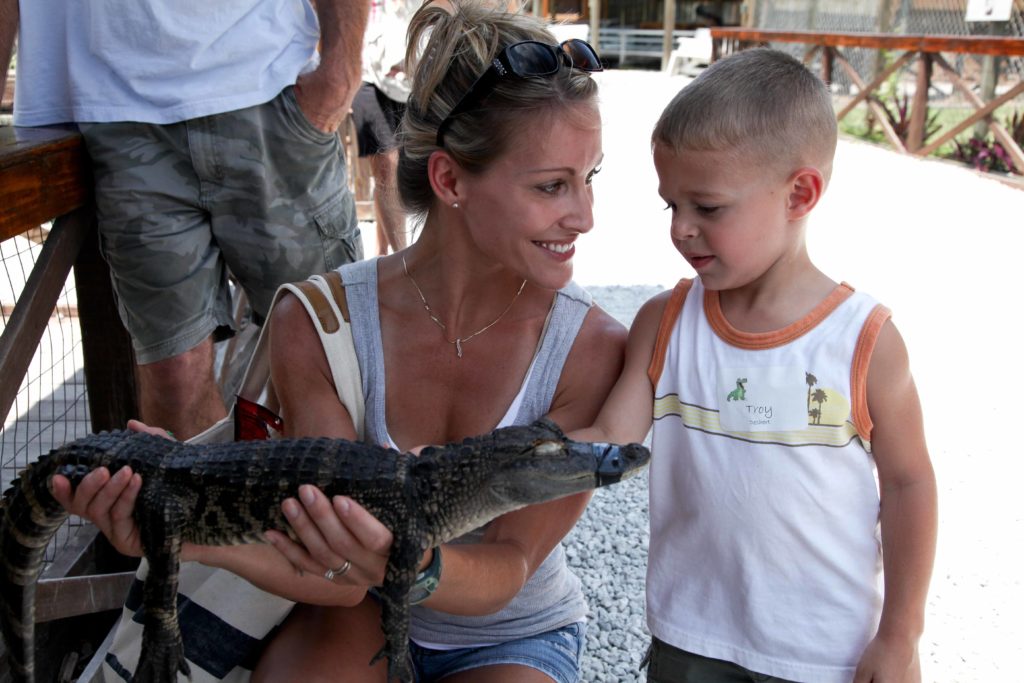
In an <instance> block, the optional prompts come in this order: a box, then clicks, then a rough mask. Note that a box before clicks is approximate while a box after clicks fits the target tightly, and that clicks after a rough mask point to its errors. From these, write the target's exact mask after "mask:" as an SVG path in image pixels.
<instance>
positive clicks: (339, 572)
mask: <svg viewBox="0 0 1024 683" xmlns="http://www.w3.org/2000/svg"><path fill="white" fill-rule="evenodd" d="M349 569H352V560H345V564H343V565H341V566H340V567H338V568H337V569H328V570H327V571H325V572H324V578H325V579H327V580H328V581H334V577H335V576H345V573H346V572H347V571H348V570H349Z"/></svg>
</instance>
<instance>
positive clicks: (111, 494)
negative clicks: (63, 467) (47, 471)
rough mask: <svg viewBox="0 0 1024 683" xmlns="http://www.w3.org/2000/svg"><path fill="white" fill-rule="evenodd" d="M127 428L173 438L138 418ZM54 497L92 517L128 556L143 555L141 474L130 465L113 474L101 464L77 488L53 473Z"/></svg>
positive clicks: (116, 546) (111, 540)
mask: <svg viewBox="0 0 1024 683" xmlns="http://www.w3.org/2000/svg"><path fill="white" fill-rule="evenodd" d="M128 429H129V430H131V431H133V432H144V433H146V434H152V435H154V436H161V437H163V438H165V439H170V438H171V436H170V433H169V432H168V431H167V430H166V429H160V428H159V427H150V426H149V425H146V424H143V423H142V422H139V421H138V420H129V421H128ZM50 486H51V490H52V492H53V497H54V498H56V499H57V502H58V503H60V504H61V505H63V506H64V509H65V510H67V511H68V512H69V513H71V514H72V515H78V516H79V517H82V518H84V519H87V520H89V521H90V522H92V523H93V524H94V525H96V528H98V529H99V530H100V532H101V533H102V534H103V535H104V536H106V537H107V540H108V541H110V544H111V545H112V546H114V548H115V549H116V550H117V551H118V552H119V553H121V554H122V555H128V556H129V557H142V541H141V540H140V538H139V528H138V526H137V525H136V524H135V518H134V517H133V516H132V512H133V511H134V510H135V500H136V498H137V497H138V495H139V490H140V489H141V488H142V477H141V476H139V475H138V474H135V473H133V472H132V470H131V468H130V467H122V468H121V469H119V470H118V471H117V472H116V473H115V474H114V476H110V470H108V469H107V468H106V467H100V468H99V469H96V470H93V471H92V472H90V473H89V474H87V475H86V476H85V478H84V479H82V481H81V483H80V484H79V485H78V488H76V489H75V490H74V491H72V490H71V482H70V481H68V479H67V477H64V476H62V475H59V474H57V475H54V477H53V480H52V482H51V485H50Z"/></svg>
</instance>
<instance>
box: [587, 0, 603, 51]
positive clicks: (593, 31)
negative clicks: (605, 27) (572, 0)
mask: <svg viewBox="0 0 1024 683" xmlns="http://www.w3.org/2000/svg"><path fill="white" fill-rule="evenodd" d="M589 3H590V44H591V45H593V46H594V49H595V50H597V51H598V52H600V51H601V0H589Z"/></svg>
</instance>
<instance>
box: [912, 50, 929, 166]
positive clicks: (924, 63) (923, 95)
mask: <svg viewBox="0 0 1024 683" xmlns="http://www.w3.org/2000/svg"><path fill="white" fill-rule="evenodd" d="M931 86H932V56H931V55H930V54H928V53H927V52H923V53H921V59H920V60H918V62H917V84H916V88H915V89H914V101H913V104H912V105H911V109H910V129H909V130H908V131H907V151H908V152H912V153H913V152H917V150H919V149H921V146H922V145H923V144H924V134H925V129H924V128H925V126H926V125H927V124H928V121H927V119H928V90H929V88H931Z"/></svg>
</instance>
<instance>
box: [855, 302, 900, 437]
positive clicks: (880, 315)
mask: <svg viewBox="0 0 1024 683" xmlns="http://www.w3.org/2000/svg"><path fill="white" fill-rule="evenodd" d="M891 317H892V312H891V311H890V310H889V309H888V308H886V307H885V306H883V305H881V304H878V305H877V306H875V307H874V309H872V311H871V313H870V314H869V315H868V319H867V320H865V321H864V327H862V328H861V330H860V336H859V337H857V346H856V347H855V348H854V350H853V366H852V368H851V370H850V393H852V394H853V396H851V403H852V404H853V406H852V408H851V409H850V412H851V418H852V419H853V426H854V427H856V428H857V433H858V434H859V435H860V438H861V439H862V440H864V441H867V442H868V443H870V442H871V430H872V429H873V428H874V421H872V419H871V414H870V413H869V411H868V369H869V368H870V367H871V354H872V353H873V352H874V350H875V343H876V342H877V341H878V335H879V334H881V332H882V327H883V326H884V325H885V323H886V322H887V321H888V320H889V318H891Z"/></svg>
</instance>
